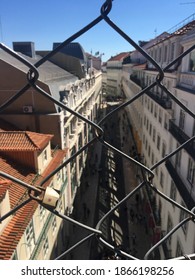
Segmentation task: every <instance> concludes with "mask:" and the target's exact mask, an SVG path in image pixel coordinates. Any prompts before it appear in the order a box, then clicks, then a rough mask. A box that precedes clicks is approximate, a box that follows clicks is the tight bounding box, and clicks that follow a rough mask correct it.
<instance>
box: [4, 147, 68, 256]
mask: <svg viewBox="0 0 195 280" xmlns="http://www.w3.org/2000/svg"><path fill="white" fill-rule="evenodd" d="M65 154H66V151H62V150H57V151H56V152H55V154H54V156H53V158H52V160H51V162H50V164H49V165H48V167H47V168H46V170H45V171H44V173H43V174H42V175H40V176H38V177H36V174H35V173H32V172H31V170H30V169H28V168H26V167H24V166H20V165H19V164H14V163H13V161H12V162H9V160H7V159H6V158H3V157H0V170H1V171H3V172H6V173H8V174H10V175H11V176H14V177H16V178H18V179H20V180H22V181H24V182H26V183H28V184H33V185H35V182H36V185H39V184H40V183H41V181H42V180H43V179H44V178H45V177H46V176H48V175H49V174H50V172H51V170H54V169H55V168H57V167H58V166H59V164H60V163H61V162H62V161H63V159H64V157H65ZM35 179H36V181H35ZM4 180H5V179H4V178H3V177H1V176H0V182H3V181H4ZM50 180H51V179H50ZM33 181H34V183H32V182H33ZM48 184H49V181H47V182H46V183H45V186H47V185H48ZM2 186H3V189H2V193H3V192H5V191H6V189H7V190H9V198H10V204H11V209H13V208H14V207H16V206H17V205H18V204H20V203H21V202H22V201H23V200H24V198H25V197H26V196H27V197H28V191H27V190H26V189H25V188H24V187H22V186H20V185H19V184H16V183H15V182H12V181H11V184H9V185H8V186H6V184H4V185H2ZM5 186H6V189H5ZM0 190H1V185H0ZM0 193H1V191H0ZM37 206H38V202H36V201H35V200H32V201H31V202H30V203H28V204H26V205H25V206H23V207H22V208H20V209H19V210H18V211H17V212H16V213H15V214H14V215H13V216H12V218H11V220H10V221H9V222H8V224H7V226H6V227H5V228H4V230H3V232H2V233H1V235H0V259H1V260H6V259H10V258H11V257H12V255H13V253H14V250H15V249H16V247H17V244H18V242H19V241H20V239H21V237H22V235H23V234H24V231H25V229H26V227H27V225H28V224H29V222H30V220H31V218H32V216H33V214H34V212H35V210H36V208H37Z"/></svg>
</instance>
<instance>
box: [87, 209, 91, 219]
mask: <svg viewBox="0 0 195 280" xmlns="http://www.w3.org/2000/svg"><path fill="white" fill-rule="evenodd" d="M89 215H90V209H89V208H87V218H88V217H89Z"/></svg>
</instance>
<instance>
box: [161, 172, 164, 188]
mask: <svg viewBox="0 0 195 280" xmlns="http://www.w3.org/2000/svg"><path fill="white" fill-rule="evenodd" d="M164 177H165V176H164V173H163V172H162V171H161V172H160V184H161V187H162V188H163V187H164Z"/></svg>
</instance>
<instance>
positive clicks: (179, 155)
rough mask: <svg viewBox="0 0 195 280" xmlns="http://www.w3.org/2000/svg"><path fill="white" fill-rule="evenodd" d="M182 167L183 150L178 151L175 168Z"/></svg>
mask: <svg viewBox="0 0 195 280" xmlns="http://www.w3.org/2000/svg"><path fill="white" fill-rule="evenodd" d="M178 147H179V144H177V148H178ZM180 166H181V150H180V151H178V152H177V153H176V156H175V167H176V168H180Z"/></svg>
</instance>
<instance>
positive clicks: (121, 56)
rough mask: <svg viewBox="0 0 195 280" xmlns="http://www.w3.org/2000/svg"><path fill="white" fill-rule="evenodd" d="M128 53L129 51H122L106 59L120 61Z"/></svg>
mask: <svg viewBox="0 0 195 280" xmlns="http://www.w3.org/2000/svg"><path fill="white" fill-rule="evenodd" d="M128 55H129V52H122V53H120V54H117V55H115V56H112V57H111V58H110V59H109V60H108V61H122V60H123V59H124V58H125V57H127V56H128Z"/></svg>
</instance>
